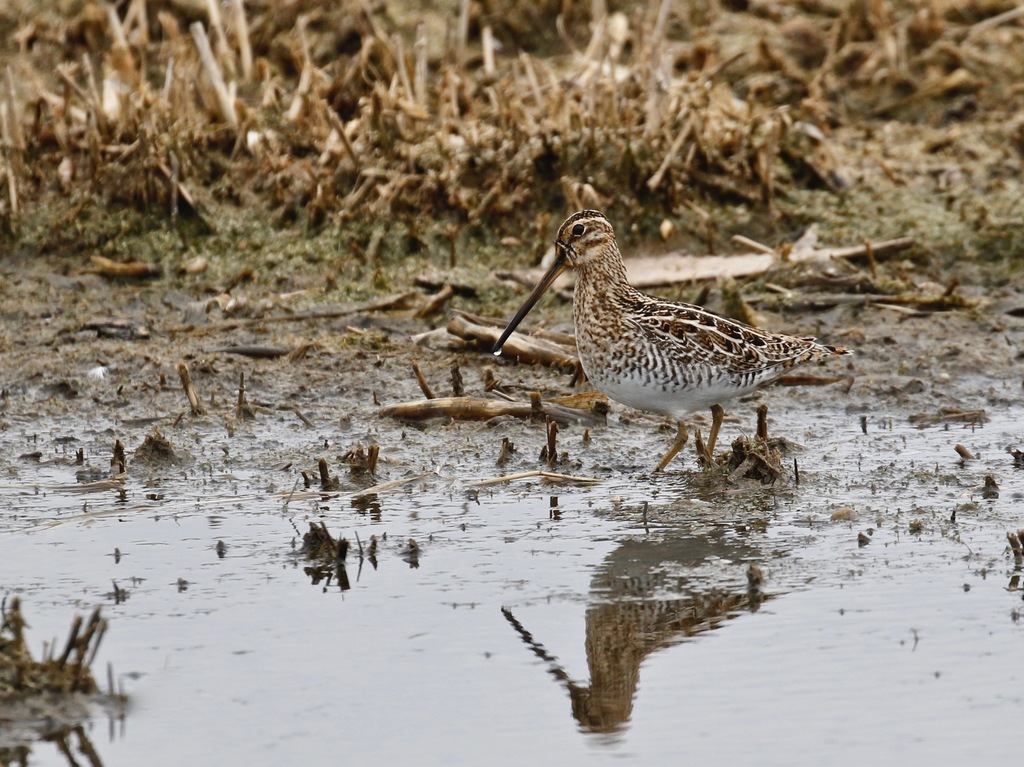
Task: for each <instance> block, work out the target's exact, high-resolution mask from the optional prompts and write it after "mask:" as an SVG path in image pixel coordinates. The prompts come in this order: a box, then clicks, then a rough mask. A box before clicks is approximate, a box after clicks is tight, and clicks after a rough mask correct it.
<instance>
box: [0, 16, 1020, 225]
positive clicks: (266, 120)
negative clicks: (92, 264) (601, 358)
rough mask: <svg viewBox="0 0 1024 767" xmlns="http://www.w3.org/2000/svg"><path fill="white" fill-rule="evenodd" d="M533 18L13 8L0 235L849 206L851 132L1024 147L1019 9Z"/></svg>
mask: <svg viewBox="0 0 1024 767" xmlns="http://www.w3.org/2000/svg"><path fill="white" fill-rule="evenodd" d="M521 5H522V4H518V3H511V2H501V0H489V1H488V2H483V3H481V4H479V5H478V4H477V3H468V2H462V3H454V2H453V3H447V4H444V5H443V6H439V7H437V8H434V9H428V10H426V11H423V12H422V13H416V12H414V11H413V10H410V9H408V8H404V7H403V6H401V5H399V6H397V8H396V9H395V10H390V9H389V8H386V7H385V6H384V5H383V4H381V5H373V4H371V3H369V2H365V1H364V0H352V1H349V2H342V3H339V4H338V5H337V7H332V8H325V7H322V4H320V3H317V2H313V1H312V0H294V1H293V2H288V3H269V2H251V3H249V4H248V6H246V7H244V8H243V6H242V3H241V2H233V3H230V4H229V5H228V6H225V7H224V8H223V10H218V9H221V8H222V6H221V5H220V4H217V3H209V4H207V5H204V4H202V3H190V2H185V0H168V1H167V2H159V3H147V2H144V0H130V1H129V2H122V3H120V4H118V5H117V6H106V5H102V6H101V5H99V4H93V3H81V4H76V3H69V4H64V5H61V6H58V9H59V10H55V9H53V8H51V7H50V6H49V5H45V6H44V5H43V4H39V3H37V2H35V1H34V0H16V1H15V2H14V3H11V4H8V6H7V10H3V11H0V32H3V33H5V34H4V39H5V41H6V45H5V50H4V53H3V57H2V60H0V63H2V65H3V71H2V72H0V80H2V83H0V85H2V87H0V118H2V119H0V138H2V153H0V224H2V226H3V229H4V230H5V231H6V232H7V233H8V236H9V237H11V238H12V239H14V240H17V239H18V238H19V236H20V235H21V233H22V228H21V224H22V221H23V220H24V219H26V218H30V217H32V216H33V214H34V213H36V212H40V211H43V210H44V208H45V210H46V215H49V216H51V219H50V220H51V221H52V222H53V223H54V225H55V228H57V229H59V230H61V231H67V229H68V228H72V229H73V227H74V226H75V224H76V222H77V221H79V220H80V219H81V217H83V216H85V215H87V214H88V211H89V210H90V209H93V208H101V209H102V210H103V211H110V210H117V209H119V208H129V209H137V210H141V211H146V212H149V213H152V214H156V215H157V216H158V217H159V218H161V219H164V218H165V219H169V220H170V221H171V222H172V224H173V225H174V227H175V228H176V229H177V231H178V232H179V234H180V235H181V236H182V237H184V238H187V237H192V236H197V235H202V234H204V233H206V232H207V231H208V230H209V228H210V227H213V228H216V226H217V224H218V221H216V220H213V219H214V217H213V216H212V215H211V211H212V210H214V209H215V208H217V207H218V206H225V205H226V206H232V207H236V208H238V209H243V210H250V211H263V212H264V215H266V216H271V217H273V220H274V222H275V223H276V224H278V225H281V226H292V225H296V224H297V225H301V226H304V227H307V228H313V229H315V228H317V227H320V226H322V225H323V224H325V223H328V222H331V223H345V222H365V221H367V220H382V219H383V220H386V219H389V218H395V217H397V218H400V219H402V220H410V221H415V222H420V224H419V225H420V226H422V227H423V228H425V229H429V228H431V227H432V226H435V225H436V224H437V223H438V222H454V223H455V224H456V225H462V224H465V223H470V224H486V225H487V226H489V227H492V228H493V229H494V230H495V231H497V232H509V231H516V232H521V231H522V226H523V223H524V221H526V220H529V219H534V218H536V217H537V215H538V214H539V213H541V212H550V211H561V210H565V209H567V208H580V207H601V208H608V209H613V210H615V211H616V216H617V218H619V219H622V220H624V221H636V220H638V219H644V218H651V217H660V216H663V215H666V214H671V213H673V212H678V211H681V210H686V209H689V210H691V211H692V210H696V211H697V212H698V213H702V211H701V208H700V204H701V201H702V200H703V199H713V200H717V201H723V200H724V201H738V202H742V203H746V204H749V205H753V206H760V207H763V208H765V209H768V210H772V208H773V205H774V203H775V200H776V198H777V197H778V195H779V194H781V193H785V192H786V191H787V190H791V189H801V188H808V187H825V188H829V189H833V190H835V191H839V190H842V189H843V188H845V187H846V186H848V185H849V183H850V178H849V174H848V173H847V172H846V170H845V168H844V166H843V164H842V163H841V162H840V161H839V159H838V158H837V154H836V151H835V148H834V146H833V136H834V134H835V132H836V131H837V130H839V129H840V128H842V127H844V126H849V125H851V124H864V125H871V124H882V123H884V122H885V121H891V120H896V121H902V122H911V123H914V122H922V123H928V124H929V125H931V126H933V127H934V126H938V127H941V126H943V125H945V124H951V123H956V122H959V121H962V120H964V119H970V118H972V117H974V116H977V115H978V114H980V113H986V114H989V115H991V116H992V117H993V120H994V121H993V122H992V123H989V125H990V126H992V125H994V126H996V127H995V128H994V129H991V135H990V137H989V140H990V141H991V142H992V143H994V144H998V145H1000V146H1001V147H1002V151H1004V152H1008V153H1009V154H1008V157H1010V158H1013V159H1016V161H1017V162H1018V163H1019V154H1020V153H1021V152H1022V150H1024V139H1022V138H1021V137H1022V135H1024V127H1022V126H1024V120H1021V119H1020V118H1019V117H1018V118H1011V117H1010V116H1011V115H1012V114H1013V113H1014V110H1015V109H1016V108H1017V107H1019V105H1020V102H1021V101H1022V99H1024V76H1022V74H1021V73H1022V72H1024V53H1022V52H1024V27H1022V26H1021V15H1020V14H1018V13H1016V12H1015V11H1014V10H1013V9H1014V7H1015V6H1014V5H1013V4H1012V3H1010V2H1009V0H1005V1H1004V2H991V1H989V0H975V1H974V2H967V3H964V2H957V3H953V2H950V1H949V0H933V2H927V3H913V4H912V3H909V2H885V1H884V0H859V1H858V2H853V3H839V2H827V1H826V0H818V1H816V2H815V1H808V2H803V3H799V4H796V3H788V2H778V3H773V2H765V1H764V0H761V1H759V2H751V1H750V0H726V1H723V2H720V3H715V2H712V3H707V4H683V6H682V7H681V8H678V9H675V8H673V4H671V3H668V2H665V3H658V2H651V3H623V4H613V6H612V8H611V10H610V11H609V12H604V11H603V10H602V9H603V8H604V3H599V2H594V3H592V4H584V3H572V2H541V3H538V4H533V5H530V6H529V7H528V8H525V9H524V8H522V7H520V6H521ZM61 10H63V11H65V12H64V13H61ZM562 12H564V13H565V15H564V16H560V15H559V14H560V13H562ZM1000 14H1002V15H1000ZM1015 105H1016V106H1015ZM54 201H55V205H52V206H51V205H49V204H45V203H53V202H54ZM184 220H189V221H191V222H192V223H189V224H187V225H186V224H185V223H183V221H184ZM196 222H198V224H197V223H196ZM413 228H415V225H414V227H413ZM541 228H543V221H542V227H541Z"/></svg>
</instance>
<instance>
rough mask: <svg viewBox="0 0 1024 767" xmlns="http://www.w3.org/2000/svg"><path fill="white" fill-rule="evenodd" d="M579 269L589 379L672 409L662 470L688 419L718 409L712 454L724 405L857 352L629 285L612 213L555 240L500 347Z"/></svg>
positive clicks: (627, 401) (650, 407)
mask: <svg viewBox="0 0 1024 767" xmlns="http://www.w3.org/2000/svg"><path fill="white" fill-rule="evenodd" d="M569 267H573V268H575V270H576V287H575V289H574V291H573V324H574V325H575V329H576V346H577V350H578V353H579V360H580V363H581V365H582V367H583V371H584V373H586V375H587V378H588V379H589V380H590V381H591V382H592V383H593V384H594V386H596V387H597V388H598V389H599V390H600V391H601V392H603V393H604V394H605V395H606V396H607V397H609V398H610V399H612V400H615V401H616V402H620V403H622V404H623V405H627V406H629V407H633V408H637V409H639V410H646V411H649V412H652V413H657V414H660V415H663V416H668V417H670V418H672V419H674V420H675V421H676V422H677V424H678V431H677V435H676V438H675V441H674V442H673V443H672V446H671V447H670V448H669V450H668V452H667V453H666V454H665V457H664V458H662V460H661V462H660V463H659V464H658V465H657V467H656V468H655V471H656V472H660V471H664V470H665V468H666V467H667V466H668V464H669V463H670V462H671V461H672V459H673V458H675V457H676V455H677V454H678V453H679V451H680V450H682V449H683V448H684V447H685V445H686V442H687V440H688V438H689V432H688V431H687V428H686V424H685V422H684V420H683V419H684V418H686V417H687V416H689V415H690V414H691V413H693V412H695V411H697V410H702V409H705V408H710V409H711V416H712V424H711V431H710V433H709V435H708V443H707V449H706V452H705V456H706V457H707V458H710V457H711V456H713V455H714V448H715V443H716V441H717V439H718V432H719V429H720V428H721V426H722V419H723V417H724V415H725V410H724V408H723V407H722V403H723V402H727V401H728V400H731V399H733V398H735V397H740V396H743V395H745V394H749V393H751V392H753V391H755V390H756V389H758V388H759V387H761V386H763V385H765V384H768V383H770V382H772V381H774V380H775V379H777V378H779V377H780V376H782V375H783V374H785V373H786V372H787V371H789V370H790V369H792V368H793V367H795V366H796V365H800V364H803V363H806V362H812V361H815V360H820V359H825V358H828V357H833V356H839V355H847V354H852V351H851V350H849V349H844V348H842V347H839V346H829V345H827V344H821V343H818V342H817V341H816V340H815V339H814V338H801V337H797V336H790V335H785V334H783V333H772V332H768V331H765V330H761V329H760V328H755V327H752V326H750V325H747V324H745V323H742V322H738V321H736V320H733V319H730V318H728V317H723V316H720V315H718V314H715V313H714V312H710V311H707V310H706V309H704V308H702V307H700V306H696V305H694V304H687V303H681V302H677V301H668V300H666V299H663V298H658V297H656V296H651V295H648V294H646V293H643V292H641V291H639V290H637V289H636V288H634V287H633V286H632V285H630V284H629V281H628V279H627V278H626V267H625V264H624V263H623V261H622V253H621V252H620V251H619V247H618V244H617V243H616V241H615V230H614V228H613V227H612V224H611V222H610V221H609V220H608V217H607V216H605V214H604V213H602V212H600V211H597V210H581V211H579V212H577V213H574V214H573V215H571V216H569V218H567V219H566V220H565V222H564V223H563V224H562V225H561V226H560V227H559V229H558V235H557V237H556V238H555V260H554V262H553V263H552V265H551V267H550V268H549V269H548V271H547V273H546V274H545V275H544V276H543V277H542V278H541V280H540V282H539V283H537V286H536V287H535V288H534V289H533V292H531V293H530V295H529V296H528V297H527V298H526V300H525V301H524V302H523V305H522V306H521V307H520V308H519V311H517V312H516V313H515V315H514V316H513V317H512V319H511V320H510V321H509V323H508V325H507V326H506V328H505V330H504V332H502V334H501V336H500V337H499V338H498V341H497V343H495V345H494V347H493V349H492V351H493V353H494V355H495V356H500V355H501V350H502V347H503V346H504V345H505V342H506V341H507V340H508V338H509V336H510V335H512V333H513V332H514V331H515V329H516V328H517V327H518V326H519V324H520V323H521V322H522V321H523V319H524V318H525V317H526V315H527V314H528V313H529V312H530V310H531V309H532V308H533V306H534V305H535V304H536V303H537V301H538V300H539V299H540V297H541V296H542V295H543V294H544V292H545V291H546V290H547V289H548V288H549V287H550V286H551V284H552V283H553V282H554V281H555V278H557V277H558V276H559V275H560V274H561V273H562V272H563V271H564V270H565V269H567V268H569Z"/></svg>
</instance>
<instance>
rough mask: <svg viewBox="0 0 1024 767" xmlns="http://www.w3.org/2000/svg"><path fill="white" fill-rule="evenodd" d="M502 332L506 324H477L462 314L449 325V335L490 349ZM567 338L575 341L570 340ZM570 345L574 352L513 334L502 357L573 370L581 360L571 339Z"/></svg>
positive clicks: (558, 344)
mask: <svg viewBox="0 0 1024 767" xmlns="http://www.w3.org/2000/svg"><path fill="white" fill-rule="evenodd" d="M503 328H504V325H503V324H502V325H501V327H498V326H496V325H490V324H487V325H484V324H478V323H477V322H473V321H472V320H470V319H469V317H468V316H467V315H465V314H461V313H460V314H456V315H455V316H453V317H452V318H451V319H450V320H449V321H448V332H449V333H451V334H452V335H453V336H458V337H459V338H462V339H464V340H467V341H474V342H477V343H479V344H480V345H481V346H483V347H485V348H487V349H490V348H492V347H493V346H494V344H495V343H497V341H498V338H499V337H500V336H501V331H502V329H503ZM568 338H570V339H572V337H571V336H568ZM571 343H572V347H573V348H569V347H567V346H563V345H562V344H560V343H558V342H555V341H549V340H547V339H544V338H537V337H536V336H526V335H523V334H522V333H513V334H512V335H511V336H510V337H509V339H508V340H507V341H506V342H505V345H504V347H503V348H502V351H501V354H502V356H503V357H513V358H517V359H519V360H520V361H522V362H528V363H540V364H542V365H550V366H552V367H558V368H566V369H569V370H574V369H575V368H576V367H577V366H578V365H579V360H578V359H577V357H576V354H575V348H574V347H575V343H576V342H575V339H572V340H571Z"/></svg>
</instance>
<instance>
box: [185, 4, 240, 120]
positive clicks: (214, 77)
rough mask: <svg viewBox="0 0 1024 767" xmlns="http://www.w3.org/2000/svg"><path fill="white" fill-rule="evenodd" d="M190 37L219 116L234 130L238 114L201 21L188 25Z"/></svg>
mask: <svg viewBox="0 0 1024 767" xmlns="http://www.w3.org/2000/svg"><path fill="white" fill-rule="evenodd" d="M189 31H190V32H191V33H192V39H193V40H195V42H196V48H197V49H198V50H199V58H200V59H201V60H202V62H203V71H204V72H206V76H207V77H209V78H210V85H211V86H212V87H213V92H214V94H215V95H216V97H217V107H218V110H219V112H220V118H221V119H222V120H223V121H224V122H226V123H227V124H228V125H230V126H231V127H232V128H234V129H235V130H237V129H238V115H237V114H235V106H234V102H233V100H232V98H231V96H230V95H229V94H228V89H227V86H225V84H224V77H223V75H222V74H221V71H220V67H219V66H217V59H216V58H215V57H214V55H213V50H212V49H211V48H210V38H208V37H207V36H206V30H205V29H204V28H203V25H202V23H201V22H198V21H195V22H193V23H192V24H190V25H189Z"/></svg>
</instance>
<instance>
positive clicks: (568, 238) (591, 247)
mask: <svg viewBox="0 0 1024 767" xmlns="http://www.w3.org/2000/svg"><path fill="white" fill-rule="evenodd" d="M555 251H556V253H557V257H558V260H562V259H568V261H569V263H570V264H572V266H574V267H576V268H580V267H586V266H589V265H591V264H594V263H596V262H598V261H605V260H607V259H608V258H610V257H611V258H615V259H621V257H622V256H621V255H619V248H618V246H617V245H616V244H615V230H614V229H612V225H611V223H610V222H609V221H608V218H607V217H606V216H605V215H604V213H602V212H601V211H599V210H581V211H580V212H579V213H574V214H572V215H571V216H569V218H567V219H566V220H565V223H563V224H562V225H561V226H560V227H559V228H558V236H557V237H556V238H555Z"/></svg>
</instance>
